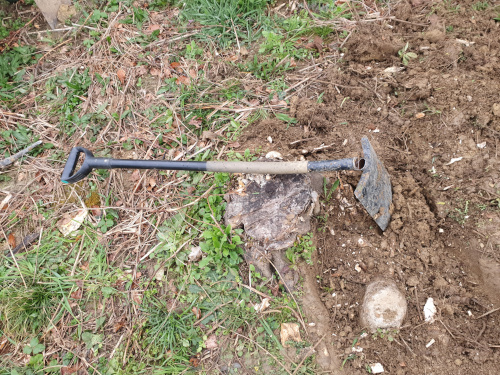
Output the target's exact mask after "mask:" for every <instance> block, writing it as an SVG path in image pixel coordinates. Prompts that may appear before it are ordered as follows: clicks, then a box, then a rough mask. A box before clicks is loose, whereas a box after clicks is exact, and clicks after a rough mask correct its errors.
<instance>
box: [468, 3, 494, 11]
mask: <svg viewBox="0 0 500 375" xmlns="http://www.w3.org/2000/svg"><path fill="white" fill-rule="evenodd" d="M489 6H490V4H488V2H487V1H479V2H477V3H475V4H472V9H474V10H475V11H477V12H481V11H483V10H486V9H488V7H489Z"/></svg>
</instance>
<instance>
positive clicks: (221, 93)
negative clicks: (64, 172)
mask: <svg viewBox="0 0 500 375" xmlns="http://www.w3.org/2000/svg"><path fill="white" fill-rule="evenodd" d="M316 3H317V4H318V6H320V7H319V8H317V9H316V10H313V12H314V14H316V15H317V16H318V17H319V18H321V19H322V20H332V19H335V18H336V17H349V14H348V13H349V12H348V11H347V9H346V8H344V6H340V7H337V6H335V5H334V4H333V3H332V2H330V3H328V4H327V3H326V2H316ZM316 3H315V4H316ZM320 3H321V4H320ZM76 6H77V7H78V10H79V12H80V13H79V14H80V19H79V20H77V21H75V24H78V25H83V26H82V27H75V28H74V29H72V30H71V31H68V33H67V34H63V35H62V36H60V37H58V38H61V39H60V40H59V39H57V38H55V37H54V36H53V35H51V34H50V33H45V30H39V29H33V27H34V26H33V25H31V26H30V29H29V30H27V31H29V32H33V33H34V32H36V31H37V30H39V31H40V32H43V33H44V34H43V37H42V39H40V40H37V41H36V42H35V40H34V39H31V37H30V35H35V34H23V37H24V39H19V40H16V41H15V43H17V46H15V47H14V46H10V47H9V48H6V49H5V50H3V51H2V52H1V53H0V99H1V102H0V106H1V110H2V111H3V112H2V113H3V114H2V116H3V117H2V119H3V118H5V120H6V121H5V122H2V123H1V124H0V127H1V129H0V148H1V150H2V154H3V155H5V156H7V155H11V154H13V153H15V152H17V151H19V150H21V149H22V148H24V147H26V146H27V145H29V144H31V143H33V142H34V141H36V140H38V139H41V140H43V142H44V144H43V146H40V147H38V148H37V149H35V150H33V151H32V152H31V153H30V156H31V157H32V158H35V159H34V160H33V159H32V158H26V159H25V160H24V161H23V162H22V164H20V167H19V168H13V169H10V170H8V171H6V172H5V173H3V171H2V175H0V177H1V179H2V184H4V183H7V184H8V183H13V184H14V183H16V184H17V183H22V181H23V179H24V183H26V184H27V187H26V188H23V189H24V190H20V191H19V193H17V195H16V198H15V200H13V201H12V202H11V203H9V206H8V208H7V209H5V210H0V226H1V227H2V230H3V231H4V232H5V236H6V237H7V238H6V239H4V236H3V233H1V232H0V233H1V236H0V246H2V249H3V250H5V249H7V248H8V247H9V246H10V247H14V246H15V245H14V244H12V243H10V245H7V242H8V238H11V235H12V237H13V238H14V239H15V240H16V244H19V243H20V241H21V239H22V237H23V236H25V235H26V234H28V233H33V232H35V233H40V232H41V233H42V235H41V237H40V238H39V239H38V240H37V241H35V242H34V243H33V244H32V245H31V246H30V247H29V248H28V250H27V251H21V252H19V253H18V254H16V257H15V259H13V258H11V257H9V256H8V255H6V254H7V253H5V252H4V255H3V256H2V257H1V260H0V285H1V289H0V343H2V342H3V341H4V340H7V341H6V342H7V344H5V347H2V349H0V350H5V353H6V356H5V357H2V359H0V368H1V370H0V374H2V375H3V374H16V373H18V374H45V373H58V372H62V373H64V372H65V373H71V371H72V370H74V369H75V368H80V367H81V368H84V369H85V370H86V371H87V372H88V373H91V374H98V373H100V374H105V373H116V374H130V373H138V374H140V373H143V374H150V373H155V374H170V373H171V374H178V373H182V372H186V373H193V372H203V371H206V370H207V369H208V370H209V369H210V368H211V367H212V366H214V365H219V364H220V363H222V362H221V361H222V360H224V361H226V362H227V363H237V362H238V361H241V362H242V363H245V364H246V365H247V367H253V366H257V367H259V366H272V367H273V368H275V373H277V374H281V373H286V371H285V369H283V368H282V367H281V365H280V363H288V362H287V360H288V359H287V358H286V356H285V355H284V353H283V351H282V350H281V349H282V348H281V343H280V342H279V329H280V324H281V323H283V322H297V321H299V320H300V319H301V318H300V316H301V315H300V306H297V305H296V303H295V301H294V299H293V298H291V296H290V295H288V294H286V293H283V291H282V290H280V289H279V285H278V280H276V279H275V278H273V279H271V280H267V279H265V278H264V277H262V276H261V275H259V274H258V273H257V272H255V269H252V268H251V267H250V268H249V269H246V268H245V265H244V264H245V263H244V260H243V256H242V255H243V245H244V243H243V242H244V235H243V233H242V230H241V229H237V228H231V227H230V226H227V225H225V224H224V213H225V205H226V203H225V199H224V195H225V194H226V193H227V192H228V191H230V190H232V189H233V187H234V183H235V182H234V179H233V178H232V177H231V176H230V175H228V174H223V173H217V174H204V173H200V172H186V171H174V172H154V171H143V172H138V171H137V172H136V171H131V173H128V172H127V171H119V172H116V173H115V172H110V171H94V172H93V173H92V174H91V176H89V178H88V179H86V180H84V181H82V182H81V183H79V184H77V185H71V186H64V187H63V186H61V184H60V183H59V177H60V171H61V168H62V167H63V165H64V162H65V158H66V155H67V153H68V151H69V150H70V148H71V147H72V146H75V145H83V146H85V147H87V148H89V149H92V151H93V152H94V154H95V155H96V156H99V157H109V156H113V157H127V158H129V157H138V158H168V159H174V158H178V159H181V160H194V161H206V160H214V159H218V158H220V159H228V160H255V159H256V158H257V157H259V156H260V149H259V147H256V149H254V150H248V149H247V150H246V151H241V152H240V151H235V150H234V149H233V147H234V146H232V145H233V144H234V143H235V142H237V141H238V138H239V136H240V134H241V133H242V131H243V129H244V128H245V127H247V126H252V123H253V122H255V121H257V120H258V119H260V118H265V117H268V116H276V117H277V118H279V119H281V120H283V121H285V122H287V123H288V124H289V125H290V126H294V125H295V124H296V122H297V120H296V119H295V118H292V117H290V116H289V115H287V114H285V113H279V112H276V109H275V108H274V107H273V105H274V104H273V103H274V102H273V100H280V101H286V100H289V98H288V96H289V95H290V94H292V93H293V92H294V90H293V88H291V84H290V83H289V82H288V80H287V77H286V75H285V74H286V73H289V72H293V71H294V70H296V66H297V63H301V62H302V63H306V62H308V61H309V60H311V61H312V60H314V59H316V58H317V57H319V55H320V52H322V51H318V50H317V49H315V48H312V47H311V46H310V44H311V42H312V41H313V40H314V38H315V37H316V36H320V37H321V38H325V43H326V38H334V37H336V30H335V28H334V27H332V26H328V25H327V26H325V25H317V24H316V23H315V22H316V21H315V20H314V19H312V18H311V17H310V16H309V15H308V14H307V13H306V12H299V13H297V14H294V15H291V16H290V17H287V18H283V17H281V16H276V15H274V14H273V13H272V12H271V7H273V6H274V3H272V2H269V1H267V0H225V1H213V0H194V1H190V2H186V4H185V5H182V6H181V5H180V4H178V2H176V1H171V0H155V1H153V2H150V3H149V4H147V6H138V5H137V4H134V3H133V2H132V1H124V2H118V1H116V0H110V1H107V2H104V3H101V4H99V6H98V7H92V8H90V7H87V5H86V4H84V3H79V4H76ZM177 6H178V7H177ZM21 9H22V8H21ZM12 19H15V18H12ZM26 21H27V20H25V19H22V20H19V21H15V22H11V21H6V22H4V24H3V28H0V33H3V34H2V35H4V34H5V35H9V34H10V32H11V31H13V30H17V29H19V27H21V26H22V25H23V24H24V23H25V22H26ZM71 25H72V24H71V22H68V25H67V26H69V27H71ZM27 31H22V32H27ZM6 33H7V34H6ZM245 48H246V49H247V51H254V52H255V53H253V54H252V56H250V54H249V55H248V56H247V57H245V56H244V55H243V53H242V51H243V50H244V49H245ZM42 56H43V57H42ZM232 56H236V57H237V59H233V58H232ZM228 57H231V58H228ZM226 58H228V59H227V60H226ZM40 59H41V60H40ZM38 61H40V64H39V65H36V64H37V62H38ZM123 72H124V74H123ZM221 74H222V75H223V77H222V78H221V77H219V75H221ZM263 88H264V90H265V92H263V91H262V90H263ZM250 101H251V102H252V104H251V107H252V108H255V109H252V110H251V111H249V110H248V108H249V104H248V103H249V102H250ZM206 131H209V132H211V133H213V134H215V136H214V137H213V139H211V138H208V139H206V138H205V139H204V138H202V136H203V134H204V132H206ZM28 182H29V183H28ZM8 186H10V185H8ZM9 188H10V187H9ZM2 189H3V188H2ZM2 191H3V190H2ZM2 194H3V193H2ZM0 198H2V199H3V198H4V196H3V195H2V196H1V197H0ZM82 202H83V204H85V205H86V206H87V207H88V208H89V214H88V216H87V217H86V219H85V221H84V223H83V225H82V226H81V227H80V228H79V229H78V230H77V231H76V232H75V233H73V234H72V235H69V236H67V237H64V236H63V235H62V234H61V233H60V231H59V229H58V224H57V223H58V222H59V220H61V219H62V218H63V217H64V215H68V216H69V217H73V216H74V215H75V213H76V212H77V211H78V210H79V209H80V208H81V206H82ZM195 246H199V247H200V248H201V251H202V254H203V257H202V258H201V259H199V260H197V261H189V254H190V252H191V250H192V248H193V247H195ZM313 251H314V246H313V244H312V236H311V235H306V236H303V237H302V238H300V239H298V241H297V243H296V246H294V247H293V249H292V251H291V252H290V253H289V256H290V258H291V260H292V262H293V263H294V264H295V265H296V266H298V265H299V264H300V262H302V261H304V260H305V261H307V262H310V260H311V254H312V252H313ZM249 277H251V280H253V281H252V282H251V285H248V283H249V279H248V278H249ZM259 293H260V295H259ZM263 295H269V296H273V297H272V300H271V302H270V306H269V308H268V310H269V311H270V313H267V314H263V313H258V312H257V311H256V310H255V308H254V306H255V305H256V304H258V303H260V302H261V301H262V296H263ZM271 311H272V312H271ZM292 311H293V312H294V313H292ZM299 318H300V319H299ZM303 335H304V336H303V337H305V332H303ZM59 338H60V339H61V340H59ZM235 338H236V340H235ZM1 345H3V344H1ZM307 345H310V344H309V343H307V342H306V343H304V345H303V346H304V347H305V346H307ZM75 348H81V350H84V351H85V353H86V354H85V356H82V352H81V350H80V349H75ZM296 349H297V350H298V351H300V350H301V349H303V347H297V348H296ZM23 351H24V354H23V355H25V356H29V357H25V356H23V355H21V353H22V352H23ZM2 353H3V352H2ZM47 353H51V354H50V355H48V354H47ZM210 358H211V359H210ZM84 359H85V360H84ZM219 361H220V362H219ZM277 361H278V362H277ZM289 366H290V368H291V369H292V371H295V370H297V371H296V373H297V374H313V373H314V372H315V369H314V363H313V358H312V357H311V358H308V359H307V360H305V361H304V363H303V364H302V366H301V367H300V368H298V367H297V363H294V364H292V363H289ZM231 371H232V370H231Z"/></svg>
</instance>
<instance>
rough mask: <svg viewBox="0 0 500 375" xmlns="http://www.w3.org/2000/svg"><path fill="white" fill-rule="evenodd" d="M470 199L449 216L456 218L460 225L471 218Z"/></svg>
mask: <svg viewBox="0 0 500 375" xmlns="http://www.w3.org/2000/svg"><path fill="white" fill-rule="evenodd" d="M468 213H469V201H465V204H464V206H463V208H455V209H454V211H452V212H450V213H449V214H448V216H449V217H450V218H452V219H453V220H455V221H456V222H457V223H459V224H460V225H462V226H463V225H464V224H465V221H466V220H467V219H468V218H469V215H468Z"/></svg>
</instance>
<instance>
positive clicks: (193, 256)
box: [188, 246, 203, 262]
mask: <svg viewBox="0 0 500 375" xmlns="http://www.w3.org/2000/svg"><path fill="white" fill-rule="evenodd" d="M202 256H203V253H202V252H201V247H199V246H193V247H192V248H191V252H190V253H189V255H188V260H189V261H190V262H197V261H199V260H200V259H201V257H202Z"/></svg>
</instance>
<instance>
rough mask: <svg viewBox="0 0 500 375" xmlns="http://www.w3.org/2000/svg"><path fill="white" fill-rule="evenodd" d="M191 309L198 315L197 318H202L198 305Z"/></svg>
mask: <svg viewBox="0 0 500 375" xmlns="http://www.w3.org/2000/svg"><path fill="white" fill-rule="evenodd" d="M191 311H192V312H193V314H194V316H196V319H197V320H198V319H200V318H201V310H200V308H199V307H196V306H194V307H193V308H192V309H191Z"/></svg>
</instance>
